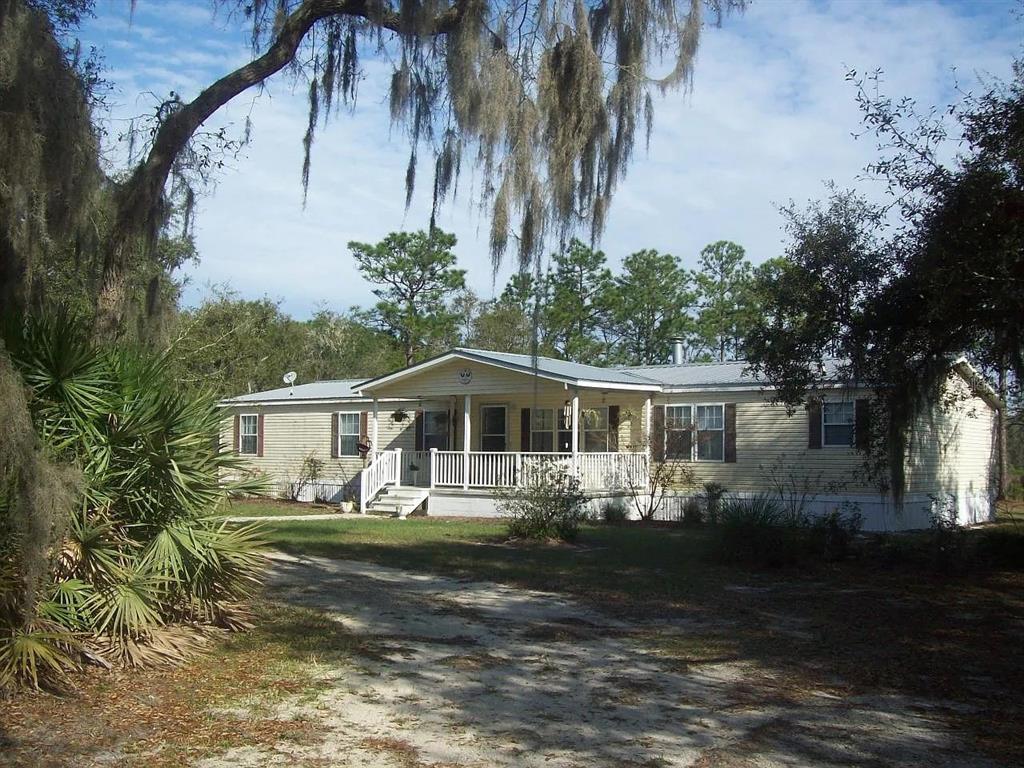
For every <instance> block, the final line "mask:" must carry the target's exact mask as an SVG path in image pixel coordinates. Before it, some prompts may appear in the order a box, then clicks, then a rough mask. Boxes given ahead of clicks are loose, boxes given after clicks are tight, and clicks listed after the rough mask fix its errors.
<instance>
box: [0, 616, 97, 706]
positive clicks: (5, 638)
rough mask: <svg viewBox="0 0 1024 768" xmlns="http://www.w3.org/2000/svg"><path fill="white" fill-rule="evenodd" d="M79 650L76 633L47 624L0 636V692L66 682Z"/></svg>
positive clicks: (39, 623) (40, 623) (36, 623)
mask: <svg viewBox="0 0 1024 768" xmlns="http://www.w3.org/2000/svg"><path fill="white" fill-rule="evenodd" d="M77 647H78V640H77V637H76V636H75V634H74V633H72V632H68V631H66V630H63V629H61V628H60V627H57V626H53V625H51V624H50V623H49V622H45V621H39V622H35V623H34V624H32V625H30V626H28V627H26V628H18V629H13V630H9V631H8V632H6V633H5V634H0V690H2V689H9V688H13V687H15V686H18V685H26V684H27V685H30V686H32V687H33V688H37V689H38V688H40V687H43V686H49V685H54V684H56V683H59V682H65V681H66V678H67V673H68V672H69V671H70V670H72V669H74V668H75V667H76V664H75V661H74V659H73V658H72V655H73V653H74V652H75V650H76V648H77Z"/></svg>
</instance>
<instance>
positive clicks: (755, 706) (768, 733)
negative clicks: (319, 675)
mask: <svg viewBox="0 0 1024 768" xmlns="http://www.w3.org/2000/svg"><path fill="white" fill-rule="evenodd" d="M439 546H442V547H443V546H445V545H439ZM472 546H478V545H470V544H466V543H456V542H453V543H452V545H451V546H450V554H451V555H452V558H453V560H457V559H458V558H460V557H468V556H472V553H467V552H461V551H459V548H466V547H472ZM428 554H429V556H430V557H432V558H436V557H437V556H438V554H439V553H438V552H430V553H424V554H423V556H424V557H426V556H428ZM410 556H411V557H415V554H413V555H410ZM509 567H510V568H516V569H519V568H522V567H523V564H522V563H518V564H515V565H510V566H509ZM505 575H507V574H505ZM495 576H496V577H499V578H500V577H502V576H503V574H501V573H496V574H495ZM565 578H572V576H571V574H566V575H565ZM625 578H628V575H627V576H626V577H625ZM783 587H785V588H787V589H789V590H790V593H789V595H788V599H790V600H791V601H793V602H800V601H801V600H803V601H806V599H807V597H806V595H804V596H803V597H801V592H807V591H809V590H810V591H812V592H813V593H814V594H815V595H816V596H817V597H816V598H815V599H816V600H823V601H828V599H829V596H828V594H827V590H823V589H822V585H821V584H811V583H807V582H797V583H795V584H790V585H783ZM783 591H784V590H783ZM823 592H824V593H825V594H824V595H822V593H823ZM851 595H852V593H851V594H848V595H842V594H837V595H834V596H833V598H834V600H833V602H835V603H836V604H837V608H838V609H840V610H841V608H842V606H843V605H844V603H846V602H849V600H851V599H852V597H851ZM716 596H717V597H716ZM268 597H269V598H270V599H273V600H276V601H282V602H285V603H288V604H291V605H299V606H304V607H312V608H316V609H318V610H321V611H323V612H324V613H325V614H326V615H327V616H329V617H331V620H332V621H334V622H337V623H338V624H339V625H340V626H339V631H343V632H344V633H345V636H346V637H347V638H349V639H348V640H344V641H343V642H344V643H345V647H346V648H351V647H353V646H351V645H349V644H348V643H349V642H350V640H351V638H355V639H356V640H357V641H358V642H357V645H356V646H355V647H357V648H358V649H359V650H358V651H357V657H356V658H357V660H356V661H355V662H354V663H352V664H351V665H347V666H338V665H334V664H331V662H330V660H329V659H323V658H320V657H318V656H317V653H318V646H317V644H315V643H310V644H308V645H304V642H305V640H304V637H306V634H305V633H304V632H303V630H302V628H301V627H293V628H290V629H287V630H285V629H284V628H282V631H283V632H286V635H287V636H288V637H289V638H290V639H289V641H288V642H289V643H294V647H295V651H296V654H297V655H300V656H306V655H308V656H309V658H310V663H314V662H315V663H321V664H323V665H324V670H323V676H324V681H325V682H324V685H323V688H322V690H321V691H320V693H319V695H318V696H317V697H316V699H315V700H314V701H312V702H308V703H305V704H296V705H295V706H294V708H293V709H291V710H289V711H287V712H283V713H282V716H287V717H302V718H310V719H312V720H313V721H314V722H315V725H316V729H317V731H318V732H319V734H320V735H321V736H322V740H321V741H319V742H317V743H315V744H312V745H306V746H303V747H296V746H295V745H290V746H289V748H288V749H289V750H290V751H289V752H288V754H287V761H292V762H301V761H303V760H307V761H310V762H316V761H326V762H327V763H334V762H336V761H340V762H341V763H344V764H348V765H367V766H371V765H379V766H390V765H396V766H425V765H459V766H477V765H479V766H485V765H487V766H489V765H516V766H534V765H536V766H540V765H545V766H577V765H579V766H584V765H585V766H652V767H653V766H677V765H678V766H691V765H695V766H748V765H749V766H755V765H756V766H765V765H779V766H782V765H785V766H840V765H842V766H851V765H852V766H882V765H902V766H928V767H929V768H938V767H939V766H990V765H999V764H1001V763H1000V762H997V761H996V760H994V759H990V758H986V757H985V756H984V755H983V754H982V753H981V751H980V750H979V749H978V746H977V744H976V739H975V735H976V734H975V733H974V731H973V730H972V728H971V727H969V724H970V723H972V722H974V721H975V720H977V719H978V718H981V717H984V716H986V713H985V711H984V710H983V709H982V708H981V707H980V706H978V705H977V704H976V703H973V702H971V701H968V703H964V701H963V699H961V700H960V701H959V702H955V701H951V700H948V699H945V698H942V697H935V696H925V695H921V694H919V693H910V692H907V691H903V692H901V691H900V689H899V686H884V685H878V686H873V685H872V686H851V685H850V684H848V681H847V680H845V679H843V678H841V677H839V676H837V674H836V671H837V670H841V669H843V668H844V665H843V664H839V663H837V664H834V665H831V664H829V663H828V658H829V657H828V650H827V649H828V648H829V644H830V643H836V642H838V639H837V638H835V637H832V636H831V635H830V634H828V633H823V632H822V628H821V627H820V626H817V625H816V622H820V621H823V620H825V619H826V618H827V616H828V615H829V612H828V611H826V612H824V613H823V612H821V611H817V610H815V611H807V610H803V611H800V610H797V611H788V610H785V608H784V606H785V604H786V600H787V595H786V594H780V593H779V592H778V590H773V589H772V588H770V587H768V586H765V585H762V584H759V583H756V580H755V581H754V583H743V584H735V585H728V584H726V585H722V584H719V585H717V587H716V589H715V590H708V591H707V592H706V593H698V594H696V595H695V594H688V596H687V600H688V603H679V604H678V605H676V607H675V608H674V609H673V610H672V611H671V612H670V615H669V614H667V615H663V616H660V617H656V618H651V617H647V618H645V619H640V618H637V617H636V616H627V615H625V614H624V613H623V612H616V613H615V614H614V615H612V614H610V613H607V612H603V611H599V610H597V609H595V608H593V607H588V606H587V605H584V604H582V603H579V602H576V601H573V600H570V599H567V598H565V597H563V596H560V595H556V594H552V593H543V592H533V591H528V590H525V589H520V588H515V587H509V586H503V585H499V584H495V583H485V582H479V581H471V580H467V579H459V578H453V577H451V576H447V577H446V576H438V575H430V574H425V573H419V572H412V571H404V570H398V569H394V568H388V567H384V566H381V565H379V564H373V563H368V562H356V561H350V560H335V559H329V558H323V557H312V556H301V557H290V556H284V557H282V558H280V559H278V560H277V561H276V562H275V566H274V571H273V575H272V579H271V584H270V586H269V588H268ZM715 599H717V600H718V601H719V603H720V608H721V609H720V610H716V606H715V604H714V600H715ZM780 605H781V606H783V607H780ZM904 607H905V606H904ZM898 609H899V605H898V604H897V603H894V604H893V605H891V606H888V605H884V606H880V607H879V609H878V612H877V614H876V615H875V616H874V617H873V619H869V621H870V620H874V621H878V622H884V621H885V620H886V619H887V618H888V617H889V616H890V614H891V613H892V612H894V611H896V610H898ZM833 610H835V609H833ZM312 629H313V628H311V629H310V632H311V633H312ZM319 629H322V627H321V628H319ZM860 631H862V632H869V631H870V630H867V629H864V628H861V630H860ZM320 634H322V632H321V633H320ZM851 641H853V642H856V643H861V642H863V638H861V637H855V638H851ZM822 644H823V645H824V646H825V649H826V650H825V651H824V652H823V651H822V649H821V648H818V650H817V651H816V652H814V653H809V652H805V649H808V648H812V647H815V646H818V645H822ZM878 650H879V653H878V655H879V656H880V657H881V658H882V659H883V663H882V665H881V667H880V668H879V670H876V671H875V672H874V673H873V674H876V675H877V676H881V677H884V666H885V663H886V662H885V661H884V660H885V659H889V658H897V656H892V655H891V654H890V653H889V650H888V649H885V648H881V647H880V648H879V649H878ZM978 651H979V653H984V652H985V649H978ZM927 652H928V651H927V649H922V653H927ZM797 670H799V671H800V673H799V674H798V673H797ZM869 677H870V676H869ZM894 679H895V678H894ZM898 679H901V680H902V679H903V678H902V677H900V678H898ZM1004 682H1005V681H1004ZM980 684H981V685H984V684H985V683H984V681H981V683H980ZM996 687H997V686H996V685H995V684H994V683H992V684H991V686H990V688H991V689H992V690H995V688H996ZM970 698H974V697H969V699H970ZM1003 716H1004V717H1006V716H1007V712H1006V711H1004V712H1003ZM341 755H344V756H345V757H344V760H342V759H341V757H340V756H341ZM273 759H279V760H284V759H285V755H281V754H279V755H271V754H267V753H266V752H265V751H260V750H255V749H249V750H246V749H242V750H234V751H232V752H229V753H227V754H225V755H224V756H223V757H222V758H219V759H217V760H213V761H209V762H208V764H209V765H226V764H251V765H257V764H264V763H266V762H267V761H271V760H273Z"/></svg>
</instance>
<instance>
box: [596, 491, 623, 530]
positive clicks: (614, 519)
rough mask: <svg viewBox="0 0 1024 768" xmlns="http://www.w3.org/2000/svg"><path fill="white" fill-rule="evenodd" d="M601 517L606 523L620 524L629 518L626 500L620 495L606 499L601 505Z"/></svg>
mask: <svg viewBox="0 0 1024 768" xmlns="http://www.w3.org/2000/svg"><path fill="white" fill-rule="evenodd" d="M601 517H602V518H603V519H604V521H605V523H607V524H608V525H622V524H623V523H624V522H626V520H628V519H629V511H628V510H627V509H626V502H625V501H623V500H622V499H621V498H620V497H616V498H613V499H608V500H607V501H606V502H605V503H604V504H602V505H601Z"/></svg>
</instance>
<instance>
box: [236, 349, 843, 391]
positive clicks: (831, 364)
mask: <svg viewBox="0 0 1024 768" xmlns="http://www.w3.org/2000/svg"><path fill="white" fill-rule="evenodd" d="M452 353H455V354H457V355H460V356H462V357H465V358H467V359H470V360H478V361H480V362H483V363H493V364H495V365H500V366H503V367H506V368H514V369H517V370H520V371H522V372H523V373H531V372H533V371H534V370H535V369H534V362H535V361H536V370H537V371H538V372H539V373H540V374H541V375H545V376H549V377H553V378H557V379H561V380H564V381H570V382H594V383H598V384H600V383H607V384H626V385H631V386H634V387H642V388H645V389H647V388H649V389H650V390H652V391H658V390H661V389H663V388H664V389H665V390H669V391H673V390H684V389H713V388H716V387H721V388H733V387H760V386H764V384H765V382H764V380H763V379H761V378H758V377H754V376H752V375H750V374H749V373H746V372H745V369H746V367H747V363H746V361H744V360H735V361H729V362H724V363H683V364H682V365H673V364H666V365H638V366H623V367H609V368H602V367H600V366H596V365H587V364H586V363H573V362H570V361H568V360H556V359H554V358H551V357H537V358H533V357H531V356H530V355H517V354H513V353H511V352H491V351H490V350H485V349H471V348H468V347H456V348H455V349H453V350H451V351H450V352H446V353H445V354H444V355H439V356H438V357H439V358H440V357H444V356H445V355H449V354H452ZM434 359H435V360H436V359H438V358H434ZM424 362H425V363H429V362H431V361H429V360H428V361H424ZM423 364H424V363H420V364H419V365H423ZM822 364H823V366H824V368H825V376H824V378H825V379H826V380H835V378H836V373H837V369H838V367H839V364H840V361H839V360H834V359H827V360H824V361H822ZM414 367H415V366H414ZM394 373H401V371H394V372H393V373H391V374H387V376H391V375H393V374H394ZM379 378H384V377H379ZM373 381H376V379H371V380H369V381H368V380H366V379H339V380H334V381H315V382H312V383H310V384H298V385H296V386H295V387H294V388H292V387H281V388H279V389H271V390H267V391H265V392H253V393H251V394H248V395H239V396H238V397H230V398H225V399H224V400H222V401H221V403H222V404H224V405H235V404H244V403H263V402H271V401H273V402H287V401H291V402H300V401H309V400H328V401H331V400H365V399H368V398H367V397H366V396H363V395H360V389H361V388H362V387H363V386H364V385H366V384H369V383H371V382H373Z"/></svg>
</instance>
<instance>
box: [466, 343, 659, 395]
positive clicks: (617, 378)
mask: <svg viewBox="0 0 1024 768" xmlns="http://www.w3.org/2000/svg"><path fill="white" fill-rule="evenodd" d="M452 352H455V353H457V354H461V355H464V356H466V357H469V358H474V359H477V360H480V361H481V362H494V363H497V364H498V365H504V366H508V367H513V368H519V369H521V370H523V371H524V372H527V373H528V372H531V371H533V370H534V361H536V370H537V371H538V372H539V373H542V374H547V375H549V376H554V377H556V378H560V379H569V380H571V381H598V382H607V383H609V384H637V385H644V384H649V385H651V386H652V388H657V385H658V383H659V382H658V381H656V380H655V379H652V378H650V377H648V376H646V375H644V374H642V373H638V372H634V371H633V369H626V368H602V367H600V366H597V365H587V364H586V363H573V362H570V361H568V360H556V359H555V358H553V357H540V356H538V357H536V358H534V357H531V356H530V355H517V354H514V353H512V352H491V351H490V350H486V349H471V348H469V347H456V348H455V349H453V350H452Z"/></svg>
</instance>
